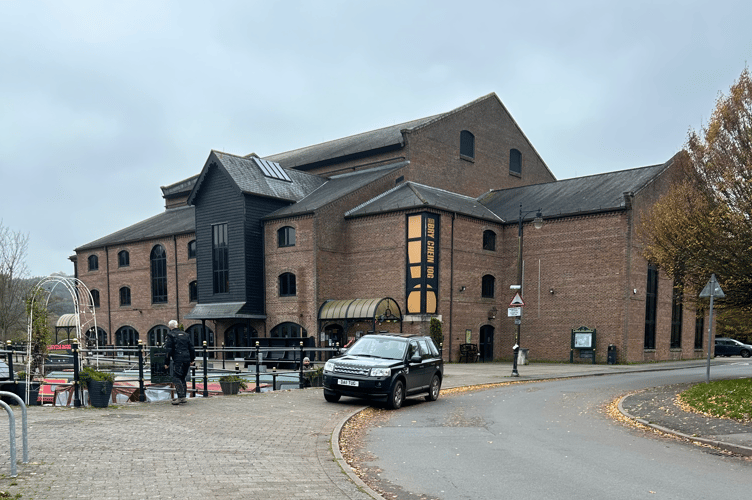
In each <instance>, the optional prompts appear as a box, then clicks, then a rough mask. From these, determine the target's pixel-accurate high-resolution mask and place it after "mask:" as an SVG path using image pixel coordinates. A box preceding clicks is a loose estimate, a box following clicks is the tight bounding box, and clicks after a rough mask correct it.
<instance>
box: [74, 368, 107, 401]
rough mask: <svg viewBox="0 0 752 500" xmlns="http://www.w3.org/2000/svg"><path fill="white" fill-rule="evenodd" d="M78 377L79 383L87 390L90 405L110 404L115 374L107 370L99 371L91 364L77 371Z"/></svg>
mask: <svg viewBox="0 0 752 500" xmlns="http://www.w3.org/2000/svg"><path fill="white" fill-rule="evenodd" d="M78 379H79V380H80V382H81V385H82V386H84V387H86V388H87V389H88V390H89V401H90V402H91V406H93V407H95V408H106V407H107V405H109V404H110V399H111V398H112V385H113V383H114V382H115V375H113V374H112V373H108V372H100V371H98V370H95V369H94V368H92V367H91V366H86V367H84V368H83V369H82V370H81V371H80V372H79V373H78Z"/></svg>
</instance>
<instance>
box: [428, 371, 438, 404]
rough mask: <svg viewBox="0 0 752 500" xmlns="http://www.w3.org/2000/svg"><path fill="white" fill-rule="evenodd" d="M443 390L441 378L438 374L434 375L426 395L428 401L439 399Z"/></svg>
mask: <svg viewBox="0 0 752 500" xmlns="http://www.w3.org/2000/svg"><path fill="white" fill-rule="evenodd" d="M440 390H441V380H440V379H439V376H438V375H434V376H433V378H432V379H431V385H430V386H428V394H427V395H426V401H436V400H437V399H439V391H440Z"/></svg>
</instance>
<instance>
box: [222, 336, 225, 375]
mask: <svg viewBox="0 0 752 500" xmlns="http://www.w3.org/2000/svg"><path fill="white" fill-rule="evenodd" d="M222 369H223V370H224V369H225V343H224V342H222Z"/></svg>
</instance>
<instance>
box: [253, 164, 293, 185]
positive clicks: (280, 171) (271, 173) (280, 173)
mask: <svg viewBox="0 0 752 500" xmlns="http://www.w3.org/2000/svg"><path fill="white" fill-rule="evenodd" d="M253 161H254V162H256V165H257V166H258V168H260V169H261V171H262V172H263V173H264V175H265V176H267V177H269V178H270V179H279V180H281V181H287V182H292V179H290V176H289V175H287V172H285V169H284V168H282V167H281V166H280V164H279V163H275V162H273V161H267V160H264V159H263V158H253Z"/></svg>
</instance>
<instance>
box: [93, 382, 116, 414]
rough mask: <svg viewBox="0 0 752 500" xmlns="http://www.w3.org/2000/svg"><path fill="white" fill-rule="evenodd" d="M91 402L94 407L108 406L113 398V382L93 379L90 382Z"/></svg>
mask: <svg viewBox="0 0 752 500" xmlns="http://www.w3.org/2000/svg"><path fill="white" fill-rule="evenodd" d="M88 389H89V402H90V403H91V406H93V407H94V408H107V406H108V405H109V404H110V399H112V382H106V381H99V380H92V381H90V382H89V387H88Z"/></svg>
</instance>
